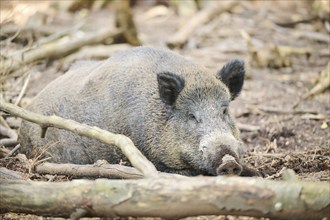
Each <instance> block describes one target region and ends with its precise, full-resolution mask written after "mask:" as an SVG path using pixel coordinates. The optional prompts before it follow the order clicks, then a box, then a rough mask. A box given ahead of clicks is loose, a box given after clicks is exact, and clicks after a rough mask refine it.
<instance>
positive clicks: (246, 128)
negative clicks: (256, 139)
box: [236, 123, 260, 131]
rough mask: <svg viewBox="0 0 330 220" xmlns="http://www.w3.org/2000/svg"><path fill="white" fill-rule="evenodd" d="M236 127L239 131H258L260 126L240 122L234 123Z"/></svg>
mask: <svg viewBox="0 0 330 220" xmlns="http://www.w3.org/2000/svg"><path fill="white" fill-rule="evenodd" d="M236 125H237V127H238V129H239V130H241V131H259V130H260V127H259V126H255V125H248V124H242V123H236Z"/></svg>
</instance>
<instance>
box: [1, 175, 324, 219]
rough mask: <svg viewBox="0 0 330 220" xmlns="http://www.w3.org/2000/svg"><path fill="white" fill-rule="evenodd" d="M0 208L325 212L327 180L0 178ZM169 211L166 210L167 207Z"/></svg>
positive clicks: (103, 213)
mask: <svg viewBox="0 0 330 220" xmlns="http://www.w3.org/2000/svg"><path fill="white" fill-rule="evenodd" d="M0 184H1V203H0V212H1V213H5V212H16V213H31V214H36V215H41V216H53V217H54V216H58V217H66V218H67V217H70V216H71V217H73V216H77V214H79V213H83V214H81V215H79V217H84V216H89V217H92V216H93V217H96V216H99V217H129V216H130V217H163V218H183V217H188V216H197V215H228V214H230V215H239V216H241V215H243V216H253V217H266V218H267V217H268V218H272V219H273V218H274V219H275V218H277V219H309V220H311V219H322V218H326V217H328V216H329V214H330V213H329V208H330V197H329V193H330V189H329V185H328V183H322V182H316V183H315V182H303V181H297V180H294V178H293V179H292V181H272V180H265V179H261V178H242V177H224V176H218V177H190V178H152V179H140V180H107V179H97V180H95V181H91V180H73V181H70V182H55V183H54V182H53V183H52V182H33V181H17V180H16V181H15V180H0ZM169 210H170V211H169Z"/></svg>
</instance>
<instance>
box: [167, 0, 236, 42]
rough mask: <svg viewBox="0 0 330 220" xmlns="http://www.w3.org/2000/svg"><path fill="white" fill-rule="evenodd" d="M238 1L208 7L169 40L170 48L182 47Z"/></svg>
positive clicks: (220, 2)
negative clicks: (200, 28)
mask: <svg viewBox="0 0 330 220" xmlns="http://www.w3.org/2000/svg"><path fill="white" fill-rule="evenodd" d="M237 4H238V2H237V1H212V2H210V3H209V4H208V6H207V7H206V8H204V9H202V10H201V11H200V12H198V13H197V14H196V15H195V16H194V17H192V19H190V20H189V21H188V22H187V23H186V24H185V25H183V26H182V28H181V29H179V30H178V31H177V32H176V33H175V34H174V35H173V36H172V37H171V38H169V39H168V40H167V42H166V43H167V45H168V46H169V47H170V48H174V47H182V46H183V45H184V44H185V43H186V42H187V40H188V38H189V37H190V36H191V35H192V34H193V33H194V32H195V30H197V29H198V28H199V27H200V26H202V25H203V24H206V23H208V22H209V21H211V20H212V19H213V18H214V17H215V16H218V15H219V14H221V13H223V12H225V11H228V10H230V9H232V8H233V7H234V6H236V5H237Z"/></svg>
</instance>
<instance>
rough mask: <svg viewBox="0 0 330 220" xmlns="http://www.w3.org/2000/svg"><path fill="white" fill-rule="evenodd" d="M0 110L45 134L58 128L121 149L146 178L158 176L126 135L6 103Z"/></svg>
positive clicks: (3, 103) (2, 104) (153, 167)
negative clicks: (33, 124)
mask: <svg viewBox="0 0 330 220" xmlns="http://www.w3.org/2000/svg"><path fill="white" fill-rule="evenodd" d="M0 110H1V111H4V112H7V113H10V114H12V115H14V116H18V117H20V118H22V119H25V120H27V121H30V122H33V123H36V124H39V125H40V126H41V128H42V130H43V132H44V133H45V132H46V130H47V128H48V127H56V128H61V129H65V130H68V131H71V132H73V133H75V134H78V135H81V136H85V137H89V138H93V139H96V140H98V141H100V142H102V143H105V144H109V145H110V144H112V145H115V146H117V147H119V148H120V149H121V151H122V152H123V154H124V155H125V156H126V157H127V158H128V160H129V161H130V162H131V164H132V165H133V166H134V167H136V168H137V169H138V170H139V171H141V172H142V173H143V175H144V176H145V177H152V176H155V175H157V170H156V168H155V166H154V165H153V164H152V163H151V162H150V161H149V160H148V159H147V158H146V157H145V156H144V155H143V154H142V153H141V152H140V151H139V150H138V149H137V148H136V147H135V146H134V143H133V142H132V141H131V139H129V138H128V137H126V136H125V135H121V134H114V133H111V132H109V131H105V130H102V129H100V128H98V127H91V126H88V125H85V124H81V123H78V122H75V121H73V120H70V119H64V118H61V117H58V116H55V115H52V116H43V115H40V114H36V113H33V112H30V111H27V110H25V109H22V108H20V107H17V106H15V105H13V104H9V103H5V102H2V103H1V106H0Z"/></svg>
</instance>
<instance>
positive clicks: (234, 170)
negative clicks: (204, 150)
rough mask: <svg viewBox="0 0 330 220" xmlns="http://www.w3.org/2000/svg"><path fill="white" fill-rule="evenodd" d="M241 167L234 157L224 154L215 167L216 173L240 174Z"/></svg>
mask: <svg viewBox="0 0 330 220" xmlns="http://www.w3.org/2000/svg"><path fill="white" fill-rule="evenodd" d="M242 170H243V167H242V166H241V165H240V164H239V163H237V161H236V159H235V158H234V157H233V156H231V155H229V154H226V155H225V156H224V157H223V158H222V163H221V164H220V166H219V167H218V168H217V175H240V174H241V173H242Z"/></svg>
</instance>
